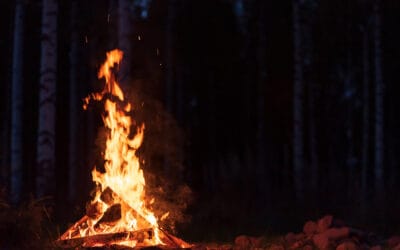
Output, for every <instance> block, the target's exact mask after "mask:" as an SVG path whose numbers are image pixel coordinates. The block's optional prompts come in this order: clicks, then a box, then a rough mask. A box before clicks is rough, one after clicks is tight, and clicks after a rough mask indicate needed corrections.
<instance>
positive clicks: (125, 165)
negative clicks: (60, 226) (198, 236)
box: [60, 49, 189, 247]
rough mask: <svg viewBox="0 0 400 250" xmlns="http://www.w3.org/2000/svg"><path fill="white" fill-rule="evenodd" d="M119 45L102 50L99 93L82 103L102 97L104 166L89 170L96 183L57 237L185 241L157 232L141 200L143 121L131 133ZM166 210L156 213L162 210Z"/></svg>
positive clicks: (94, 241)
mask: <svg viewBox="0 0 400 250" xmlns="http://www.w3.org/2000/svg"><path fill="white" fill-rule="evenodd" d="M122 57H123V53H122V51H120V50H118V49H115V50H112V51H110V52H108V53H107V59H106V61H105V62H104V64H103V65H102V66H101V67H100V70H99V73H98V77H99V79H102V78H104V79H105V87H104V89H103V91H102V92H100V93H93V94H91V95H90V96H89V97H87V98H85V100H84V101H85V103H84V106H83V107H84V109H86V108H87V105H88V104H89V102H90V100H97V101H100V100H103V99H105V103H104V108H105V111H106V114H105V115H104V116H103V122H104V125H105V127H106V128H108V130H109V134H108V136H107V141H106V149H105V152H104V159H105V165H104V169H105V172H104V173H102V172H100V171H98V170H97V169H94V170H93V171H92V178H93V181H94V182H96V183H97V184H98V187H99V188H98V189H97V190H96V194H95V197H94V199H93V200H92V201H91V202H90V203H89V204H88V206H87V215H85V216H84V217H83V218H82V219H81V220H80V221H78V222H77V223H76V224H75V225H74V226H72V227H71V228H70V229H69V230H68V231H67V232H66V233H65V234H64V235H62V236H61V237H60V240H77V239H78V240H79V239H85V240H83V241H80V243H83V245H84V246H101V245H104V244H118V245H125V246H130V247H135V246H141V245H143V246H148V245H166V244H169V243H170V242H171V241H172V242H173V244H175V245H178V246H179V247H187V246H189V245H188V244H187V243H185V242H184V241H182V240H180V239H178V238H175V237H173V236H171V235H169V234H167V233H166V232H163V231H162V230H161V229H160V228H159V226H158V223H157V218H156V217H155V216H154V214H153V213H152V212H151V211H149V209H147V208H146V206H145V179H144V176H143V171H142V169H141V168H140V162H139V158H138V157H137V156H136V150H137V149H138V148H139V147H140V145H141V144H142V141H143V134H144V124H142V125H139V126H137V129H136V134H135V135H134V136H133V137H132V136H131V127H132V124H133V121H132V118H131V117H130V116H129V115H128V112H129V111H130V110H131V108H132V107H131V104H130V103H126V101H125V103H124V102H123V101H124V94H123V92H122V90H121V88H120V86H119V85H118V83H117V81H116V79H115V77H114V75H113V73H112V72H113V71H112V68H113V67H114V65H115V64H117V65H118V64H119V63H120V62H121V60H122ZM122 106H123V107H122ZM168 214H169V213H166V214H164V215H163V216H162V219H164V218H165V217H167V216H168Z"/></svg>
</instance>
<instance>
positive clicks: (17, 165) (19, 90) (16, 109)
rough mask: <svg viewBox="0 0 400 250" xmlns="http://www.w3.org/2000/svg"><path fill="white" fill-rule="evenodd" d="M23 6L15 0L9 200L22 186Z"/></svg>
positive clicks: (16, 198)
mask: <svg viewBox="0 0 400 250" xmlns="http://www.w3.org/2000/svg"><path fill="white" fill-rule="evenodd" d="M24 19H25V6H24V1H23V0H18V1H16V6H15V17H14V46H13V64H12V87H11V110H12V112H11V200H12V202H14V203H18V202H19V201H20V200H21V194H22V188H23V162H22V148H23V147H22V140H23V139H22V138H23V137H22V134H23V133H22V132H23V100H24V96H23V93H24V92H23V90H24V88H23V86H24V84H23V54H24V50H23V47H24V46H23V40H24Z"/></svg>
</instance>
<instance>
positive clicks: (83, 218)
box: [60, 215, 89, 240]
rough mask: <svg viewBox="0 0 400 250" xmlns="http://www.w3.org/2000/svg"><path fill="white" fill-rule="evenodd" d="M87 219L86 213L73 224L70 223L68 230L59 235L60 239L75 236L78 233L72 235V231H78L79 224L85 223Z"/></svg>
mask: <svg viewBox="0 0 400 250" xmlns="http://www.w3.org/2000/svg"><path fill="white" fill-rule="evenodd" d="M88 219H89V217H88V216H87V215H85V216H83V217H82V218H81V219H80V220H78V221H77V222H76V223H75V224H74V225H72V226H71V227H70V228H68V230H67V231H66V232H65V233H64V234H63V235H61V236H60V239H61V240H66V239H69V238H71V237H76V236H78V235H73V234H74V233H75V234H76V233H78V232H79V230H78V227H79V226H81V225H82V224H84V223H86V221H87V220H88Z"/></svg>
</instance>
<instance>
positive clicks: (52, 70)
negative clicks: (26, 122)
mask: <svg viewBox="0 0 400 250" xmlns="http://www.w3.org/2000/svg"><path fill="white" fill-rule="evenodd" d="M57 12H58V8H57V1H56V0H43V7H42V38H41V39H42V40H41V56H40V82H39V125H38V144H37V172H36V193H37V196H38V197H42V196H45V195H54V192H55V118H56V76H57Z"/></svg>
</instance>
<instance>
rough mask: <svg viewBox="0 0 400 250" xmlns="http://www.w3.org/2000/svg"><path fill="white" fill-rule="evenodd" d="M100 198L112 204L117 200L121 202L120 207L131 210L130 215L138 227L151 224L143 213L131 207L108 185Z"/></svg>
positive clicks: (146, 226)
mask: <svg viewBox="0 0 400 250" xmlns="http://www.w3.org/2000/svg"><path fill="white" fill-rule="evenodd" d="M100 199H102V201H103V202H104V203H107V204H113V203H114V202H118V203H120V204H121V206H122V207H125V209H126V208H128V209H127V210H131V212H132V215H133V217H134V218H136V220H137V226H138V228H150V227H152V225H151V224H150V222H148V221H147V220H146V219H145V218H144V217H143V215H141V214H140V213H138V212H137V211H136V210H135V209H134V208H132V207H131V206H130V205H129V204H128V203H127V202H125V201H124V200H123V199H122V198H121V197H120V196H119V195H118V194H117V193H115V192H114V190H112V189H111V188H110V187H107V188H106V189H104V191H103V192H102V194H101V196H100Z"/></svg>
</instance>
